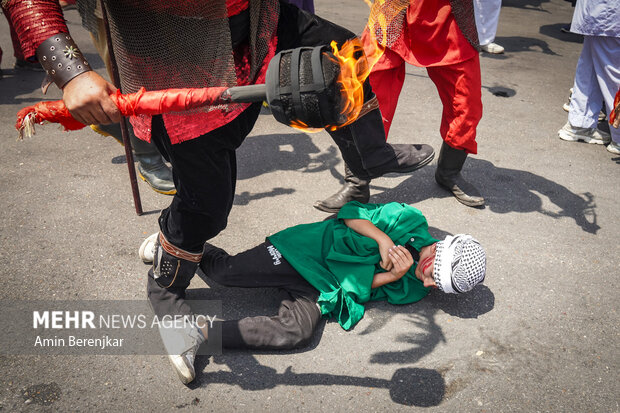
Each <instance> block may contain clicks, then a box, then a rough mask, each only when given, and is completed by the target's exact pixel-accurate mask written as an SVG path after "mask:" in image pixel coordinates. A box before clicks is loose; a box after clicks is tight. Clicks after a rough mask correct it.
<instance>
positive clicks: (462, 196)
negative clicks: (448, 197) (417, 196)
mask: <svg viewBox="0 0 620 413" xmlns="http://www.w3.org/2000/svg"><path fill="white" fill-rule="evenodd" d="M465 159H467V152H465V151H464V150H461V149H454V148H452V147H451V146H450V145H448V144H447V143H445V142H444V143H443V144H442V145H441V151H440V152H439V160H438V161H437V170H436V171H435V181H437V183H438V184H439V186H441V187H442V188H444V189H447V190H448V191H450V192H452V195H454V196H455V197H456V199H457V200H458V201H459V202H460V203H461V204H463V205H467V206H470V207H479V206H482V205H484V198H483V197H482V196H481V195H480V192H478V190H477V189H476V187H475V186H473V185H472V184H470V183H469V182H467V181H466V180H465V179H463V176H462V175H461V169H463V164H464V163H465Z"/></svg>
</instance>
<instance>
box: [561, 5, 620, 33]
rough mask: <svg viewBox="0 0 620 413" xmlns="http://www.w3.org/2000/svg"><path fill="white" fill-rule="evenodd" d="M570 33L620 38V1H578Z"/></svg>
mask: <svg viewBox="0 0 620 413" xmlns="http://www.w3.org/2000/svg"><path fill="white" fill-rule="evenodd" d="M570 31H571V32H575V33H579V34H584V35H590V36H608V37H620V0H577V4H575V11H574V13H573V21H572V23H571V27H570Z"/></svg>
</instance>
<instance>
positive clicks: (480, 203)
mask: <svg viewBox="0 0 620 413" xmlns="http://www.w3.org/2000/svg"><path fill="white" fill-rule="evenodd" d="M435 182H437V185H439V187H440V188H443V189H445V190H446V191H448V192H450V193H451V194H452V196H453V197H454V198H456V200H457V201H459V202H460V203H461V204H463V205H466V206H468V207H481V206H484V205H485V203H486V201H485V200H484V198H482V201H466V200H464V199H461V198H459V197H458V196H456V195H455V194H454V192H452V189H450V187H448V186H446V185H444V184H443V183H441V182H439V181H438V180H437V178H435Z"/></svg>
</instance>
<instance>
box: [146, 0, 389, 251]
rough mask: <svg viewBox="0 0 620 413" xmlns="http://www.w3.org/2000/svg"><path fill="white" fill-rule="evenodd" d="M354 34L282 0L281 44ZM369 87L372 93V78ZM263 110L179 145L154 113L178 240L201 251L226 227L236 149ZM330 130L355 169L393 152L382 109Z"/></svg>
mask: <svg viewBox="0 0 620 413" xmlns="http://www.w3.org/2000/svg"><path fill="white" fill-rule="evenodd" d="M353 37H355V35H354V33H352V32H351V31H349V30H347V29H345V28H342V27H340V26H337V25H335V24H333V23H331V22H329V21H327V20H324V19H321V18H320V17H317V16H315V15H313V14H310V13H307V12H305V11H303V10H300V9H298V8H297V7H295V6H293V5H290V4H288V3H285V2H281V4H280V21H279V26H278V39H279V41H278V49H279V50H284V49H290V48H295V47H300V46H317V45H323V44H329V42H330V41H331V40H336V41H337V42H338V43H343V42H344V41H346V40H348V39H350V38H353ZM365 92H366V93H365V95H366V96H368V97H370V96H372V90H371V88H370V85H369V83H368V82H367V83H366V89H365ZM259 112H260V104H253V105H251V106H250V107H249V108H248V109H247V110H245V111H244V112H243V113H242V114H241V115H240V116H238V117H237V118H236V119H235V120H233V121H232V122H230V123H229V124H227V125H224V126H222V127H220V128H218V129H216V130H214V131H211V132H209V133H207V134H205V135H203V136H200V137H198V138H195V139H192V140H189V141H186V142H183V143H179V144H175V145H172V144H171V143H170V139H169V138H168V134H167V132H166V129H165V127H164V124H163V121H162V119H161V117H160V116H155V117H153V123H152V139H153V141H154V142H155V144H156V145H157V147H158V149H159V151H160V152H161V153H162V155H163V156H164V157H165V158H166V159H167V160H168V161H169V162H170V163H171V164H172V168H173V175H174V183H175V186H176V188H177V194H176V195H175V196H174V198H173V200H172V203H171V205H170V206H169V207H168V208H166V209H165V210H164V211H163V212H162V214H161V216H160V219H159V225H160V229H161V231H162V232H163V234H164V235H165V236H166V239H167V240H168V241H169V242H171V243H172V244H174V245H175V246H177V247H179V248H182V249H184V250H186V251H190V252H195V253H197V252H200V251H201V250H202V247H203V245H204V243H205V241H207V240H208V239H210V238H213V237H214V236H216V235H217V234H218V233H219V232H220V231H221V230H222V229H224V228H225V227H226V223H227V219H228V214H229V212H230V209H231V207H232V203H233V197H234V193H235V183H236V179H237V164H236V155H235V150H236V149H237V148H238V147H239V146H240V145H241V144H242V143H243V140H244V139H245V137H246V136H247V135H248V134H249V133H250V131H251V130H252V128H253V126H254V123H255V122H256V119H257V118H258V115H259ZM374 112H376V113H374ZM330 135H331V136H332V137H333V139H334V141H335V142H336V144H338V146H339V147H340V150H341V152H342V154H343V157H345V161H346V162H347V165H349V167H350V168H351V170H353V172H354V173H358V171H359V172H361V171H363V170H368V169H372V168H373V167H377V166H380V165H381V164H384V163H387V162H388V161H390V160H391V159H393V158H394V156H395V155H394V151H393V150H392V148H391V146H390V145H388V144H386V142H385V132H384V130H383V121H382V119H381V115H380V113H379V111H378V110H376V111H373V112H371V113H370V114H368V115H366V116H364V117H363V118H361V119H360V120H358V121H356V122H354V123H353V124H351V125H349V126H347V127H345V128H342V129H339V130H338V131H335V132H330ZM358 174H359V173H358Z"/></svg>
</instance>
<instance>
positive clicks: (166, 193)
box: [138, 172, 177, 195]
mask: <svg viewBox="0 0 620 413" xmlns="http://www.w3.org/2000/svg"><path fill="white" fill-rule="evenodd" d="M138 176H139V177H140V179H142V180H143V181H144V182H146V183H147V184H149V186H150V187H151V189H152V190H153V191H155V192H157V193H159V194H163V195H174V194H176V193H177V190H176V188H174V189H171V190H169V191H166V190H163V189H158V188H156V187H154V186H153V185H152V184H151V183H150V182H149V181H148V179H146V178H145V177H144V176H142V173H140V172H138Z"/></svg>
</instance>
